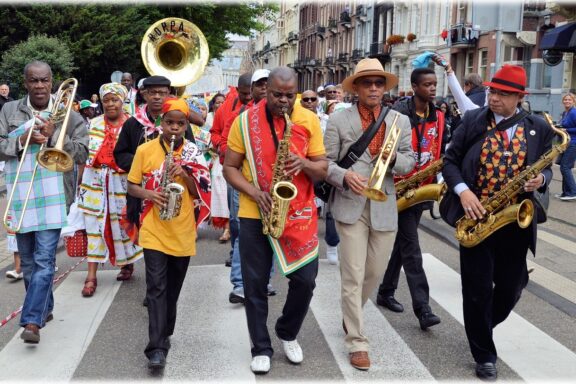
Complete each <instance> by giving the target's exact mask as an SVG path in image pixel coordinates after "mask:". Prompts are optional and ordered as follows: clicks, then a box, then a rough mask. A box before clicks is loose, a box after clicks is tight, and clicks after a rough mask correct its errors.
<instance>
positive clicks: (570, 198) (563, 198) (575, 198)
mask: <svg viewBox="0 0 576 384" xmlns="http://www.w3.org/2000/svg"><path fill="white" fill-rule="evenodd" d="M560 200H562V201H570V200H576V196H562V197H561V198H560Z"/></svg>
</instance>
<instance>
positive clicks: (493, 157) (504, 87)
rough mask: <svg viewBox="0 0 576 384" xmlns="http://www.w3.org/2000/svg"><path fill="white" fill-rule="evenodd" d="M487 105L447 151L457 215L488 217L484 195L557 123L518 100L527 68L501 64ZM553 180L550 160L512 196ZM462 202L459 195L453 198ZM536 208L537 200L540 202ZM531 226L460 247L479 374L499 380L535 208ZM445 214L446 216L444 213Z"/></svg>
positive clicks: (543, 146) (535, 152) (467, 322)
mask: <svg viewBox="0 0 576 384" xmlns="http://www.w3.org/2000/svg"><path fill="white" fill-rule="evenodd" d="M484 85H485V86H487V87H489V92H488V106H486V107H483V108H479V109H474V110H471V111H468V112H466V114H464V117H463V118H462V127H461V128H460V129H457V130H456V131H455V132H454V136H453V138H452V144H451V146H450V147H449V148H448V150H447V151H446V156H445V158H444V169H443V172H442V173H443V176H444V179H445V180H446V182H447V183H448V188H449V191H450V192H453V193H455V194H456V195H458V196H459V197H460V204H455V206H454V208H455V209H457V210H459V211H460V213H459V214H458V215H457V216H458V217H461V216H464V215H465V217H466V218H468V219H473V220H478V219H482V218H484V217H485V216H486V214H487V211H486V206H484V205H483V204H482V203H481V201H485V200H487V199H489V198H491V197H492V196H494V195H495V194H496V193H497V192H498V191H500V190H501V189H503V188H505V187H506V185H507V184H508V183H509V182H510V181H511V180H513V179H514V178H516V177H517V176H518V175H519V174H520V172H522V171H523V170H524V169H526V167H529V166H531V165H532V164H533V163H534V162H536V161H537V160H538V159H539V157H540V156H541V155H542V154H544V153H545V152H547V151H548V150H550V148H551V142H552V137H553V135H554V133H553V131H552V129H551V128H550V127H549V126H548V124H546V123H545V122H544V121H543V120H542V119H541V118H539V117H537V116H532V115H528V114H526V113H524V112H522V109H521V108H520V107H519V104H520V102H521V101H522V99H523V98H524V95H525V94H527V92H526V89H525V88H526V72H525V70H524V68H522V67H518V66H512V65H504V66H503V67H502V68H501V69H500V70H499V71H498V72H496V74H495V75H494V77H493V78H492V81H491V82H485V83H484ZM551 179H552V171H551V170H550V167H547V168H546V169H544V170H542V171H541V173H539V174H538V176H536V177H534V178H531V179H529V180H519V181H520V182H521V183H523V191H521V193H520V194H519V195H518V196H517V197H516V198H513V199H511V200H513V201H511V202H510V203H513V204H514V203H519V202H521V201H523V200H524V199H531V200H534V197H533V195H534V191H536V190H538V191H540V192H543V191H544V190H545V189H546V187H547V184H549V183H550V180H551ZM455 201H457V199H456V200H455ZM535 207H536V205H535ZM534 211H535V212H534V218H533V220H532V222H531V224H530V225H528V227H527V228H521V227H520V226H519V225H518V224H517V223H516V222H512V223H511V224H508V225H505V226H504V227H502V228H500V229H498V230H495V231H494V232H493V233H492V234H490V235H489V236H488V237H487V238H485V239H484V240H483V241H482V242H480V243H479V244H477V245H475V246H471V247H465V246H463V245H461V246H460V270H461V277H462V295H463V304H464V326H465V328H466V336H467V337H468V342H469V344H470V350H471V352H472V355H473V357H474V360H475V361H476V376H478V377H479V378H480V379H484V380H490V381H493V380H496V378H497V370H496V365H495V364H496V358H497V354H496V347H495V345H494V340H493V338H492V330H493V329H494V327H495V326H497V325H498V324H500V323H501V322H503V321H504V320H505V319H506V318H507V317H508V315H509V314H510V312H511V311H512V309H513V308H514V305H515V304H516V303H517V302H518V300H519V299H520V295H521V294H522V289H524V287H525V286H526V284H527V283H528V272H527V268H526V254H527V253H528V249H530V250H531V251H532V253H533V254H535V250H536V223H537V220H538V212H537V209H535V210H534ZM444 217H446V216H444Z"/></svg>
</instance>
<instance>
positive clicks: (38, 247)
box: [0, 61, 88, 343]
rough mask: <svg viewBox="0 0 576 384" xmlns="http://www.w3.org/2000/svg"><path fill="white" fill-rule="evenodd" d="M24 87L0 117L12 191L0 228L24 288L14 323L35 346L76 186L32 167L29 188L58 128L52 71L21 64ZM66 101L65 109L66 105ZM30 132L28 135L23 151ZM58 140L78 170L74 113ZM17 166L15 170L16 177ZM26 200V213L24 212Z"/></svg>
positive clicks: (66, 176) (82, 157)
mask: <svg viewBox="0 0 576 384" xmlns="http://www.w3.org/2000/svg"><path fill="white" fill-rule="evenodd" d="M24 87H25V88H26V90H27V93H28V94H27V95H26V96H24V98H22V99H20V100H16V101H12V102H9V103H6V104H5V105H4V108H2V111H0V160H4V161H6V184H7V187H8V190H9V191H11V189H12V188H15V190H14V192H13V194H11V195H12V197H13V198H12V199H10V201H9V205H8V206H7V208H6V209H7V210H9V212H8V213H10V216H11V218H12V219H11V221H10V222H6V221H5V223H4V225H5V226H7V227H10V228H11V229H16V230H15V232H16V241H17V242H18V250H19V251H20V258H21V262H22V271H23V273H24V282H25V286H26V297H25V299H24V304H23V305H22V314H21V317H20V325H21V326H22V327H24V331H23V332H22V334H21V336H20V337H21V338H22V339H23V340H24V342H26V343H38V342H39V341H40V331H39V330H40V328H42V327H44V325H45V323H46V321H50V320H51V319H52V309H53V307H54V298H53V295H52V281H53V279H54V266H55V260H56V247H57V246H58V240H59V238H60V230H61V229H62V227H64V226H65V225H66V215H67V210H68V208H69V207H70V204H72V202H73V200H74V195H75V190H76V185H75V183H74V179H75V175H74V171H73V170H72V171H68V172H55V171H50V170H48V169H46V168H43V167H42V166H39V167H38V169H37V171H36V174H35V177H34V178H32V181H31V183H32V185H30V182H29V180H30V179H31V177H32V174H33V171H34V168H35V166H36V165H37V160H36V156H35V155H36V153H37V152H39V150H40V146H43V147H44V148H45V147H54V146H55V145H56V143H57V141H58V138H59V136H60V133H61V132H62V130H61V128H62V127H61V125H62V123H55V122H54V121H53V120H51V119H50V116H51V115H52V114H53V113H54V112H55V111H56V110H57V109H56V108H53V104H57V103H55V100H53V98H52V96H51V90H52V70H51V68H50V66H49V65H48V64H46V63H44V62H41V61H33V62H31V63H29V64H27V65H26V66H25V67H24ZM71 93H72V95H68V98H69V99H72V98H73V93H74V92H71ZM69 101H70V104H69V107H70V109H71V103H72V100H69ZM56 107H57V106H56ZM30 130H33V131H32V132H31V134H30V140H29V143H28V145H26V140H27V138H28V136H29V133H30ZM64 134H65V137H64V141H63V146H62V148H60V149H61V150H63V151H64V152H66V153H67V154H68V155H69V156H70V157H71V159H72V160H73V162H75V163H76V164H84V163H85V162H86V158H87V157H88V134H87V130H86V126H85V125H84V122H83V120H82V117H81V116H80V115H79V114H78V113H77V112H74V111H72V110H70V111H69V118H68V124H67V126H66V127H65V133H64ZM20 162H22V164H21V169H20V172H17V168H18V166H19V165H20ZM29 190H30V191H31V192H30V195H29V197H28V198H27V193H28V191H29ZM26 200H28V203H27V209H26V210H24V205H25V202H26ZM4 217H6V215H5V216H4ZM18 227H20V228H18Z"/></svg>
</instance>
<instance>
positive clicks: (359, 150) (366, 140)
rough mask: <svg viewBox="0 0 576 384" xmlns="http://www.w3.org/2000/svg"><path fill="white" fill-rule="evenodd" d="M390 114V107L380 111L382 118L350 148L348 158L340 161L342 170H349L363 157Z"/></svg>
mask: <svg viewBox="0 0 576 384" xmlns="http://www.w3.org/2000/svg"><path fill="white" fill-rule="evenodd" d="M389 112H390V107H385V108H382V110H381V111H380V116H378V119H377V120H376V121H373V122H372V124H370V126H368V128H366V130H365V131H364V133H363V134H362V136H360V138H359V139H358V140H357V141H356V142H355V143H354V144H352V145H351V146H350V148H349V149H348V152H347V153H346V156H344V157H343V158H342V159H341V160H340V161H338V166H339V167H340V168H344V169H348V168H350V167H351V166H352V165H353V164H354V163H355V162H356V161H358V159H359V158H360V157H361V156H362V154H363V153H364V151H366V148H368V145H369V144H370V142H371V141H372V139H373V138H374V136H375V135H376V132H378V129H379V128H380V127H381V126H382V123H383V122H384V119H385V118H386V116H388V113H389Z"/></svg>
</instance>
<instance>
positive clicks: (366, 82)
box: [357, 79, 386, 88]
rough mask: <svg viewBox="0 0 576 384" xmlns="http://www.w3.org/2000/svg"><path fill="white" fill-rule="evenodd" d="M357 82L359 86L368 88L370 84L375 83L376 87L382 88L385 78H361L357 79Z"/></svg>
mask: <svg viewBox="0 0 576 384" xmlns="http://www.w3.org/2000/svg"><path fill="white" fill-rule="evenodd" d="M357 84H359V85H360V86H362V87H364V88H370V87H372V85H375V86H376V88H383V87H384V86H385V85H386V80H384V79H379V80H368V79H362V80H358V82H357Z"/></svg>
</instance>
